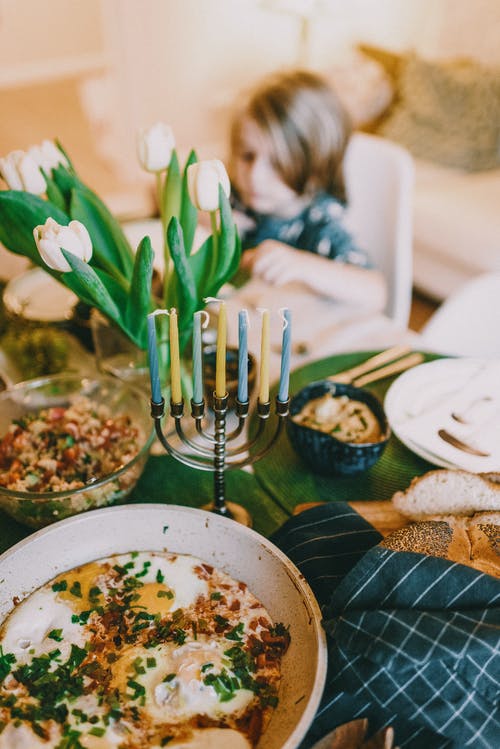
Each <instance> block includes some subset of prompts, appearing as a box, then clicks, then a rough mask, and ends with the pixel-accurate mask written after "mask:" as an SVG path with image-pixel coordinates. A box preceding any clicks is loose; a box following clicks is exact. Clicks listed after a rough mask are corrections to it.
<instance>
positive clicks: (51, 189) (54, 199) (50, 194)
mask: <svg viewBox="0 0 500 749" xmlns="http://www.w3.org/2000/svg"><path fill="white" fill-rule="evenodd" d="M41 172H42V174H43V176H44V178H45V182H46V184H47V189H46V191H45V192H46V193H47V198H48V199H49V201H50V202H51V203H53V204H54V205H56V206H57V207H58V208H60V210H61V211H64V212H65V213H66V212H67V210H68V206H67V205H66V201H65V199H64V195H63V194H62V192H61V190H60V189H59V188H58V186H57V184H56V183H55V182H54V180H53V179H52V177H50V176H49V175H48V174H47V173H46V172H45V171H44V170H43V169H41Z"/></svg>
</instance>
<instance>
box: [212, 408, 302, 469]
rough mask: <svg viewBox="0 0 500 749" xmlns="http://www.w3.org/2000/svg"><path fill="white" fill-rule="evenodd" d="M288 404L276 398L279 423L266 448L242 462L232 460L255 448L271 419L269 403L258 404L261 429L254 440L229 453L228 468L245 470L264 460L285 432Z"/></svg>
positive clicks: (259, 428)
mask: <svg viewBox="0 0 500 749" xmlns="http://www.w3.org/2000/svg"><path fill="white" fill-rule="evenodd" d="M288 404H289V400H286V401H280V400H278V398H276V414H277V416H278V423H277V425H276V429H275V431H274V434H273V436H272V437H271V439H270V440H269V442H268V443H267V445H265V446H264V447H261V448H260V450H257V452H255V453H253V454H252V455H247V457H246V458H243V459H242V460H230V458H231V457H232V456H233V455H235V454H237V453H238V452H240V453H241V452H243V450H246V449H248V447H251V446H253V445H254V444H255V443H256V442H257V440H258V438H259V436H260V435H261V434H262V432H263V430H264V425H265V422H266V419H267V418H268V417H269V411H270V404H269V403H260V402H259V403H257V412H258V414H259V417H260V420H259V427H258V429H257V434H256V435H255V437H254V439H253V440H250V441H249V442H248V443H247V444H246V445H241V446H240V447H239V448H235V450H234V451H228V452H227V457H228V458H229V460H228V461H227V467H228V468H230V469H233V468H243V467H244V466H247V465H251V464H252V463H256V462H257V461H258V460H260V458H262V457H263V456H264V455H265V454H266V453H267V452H268V450H270V449H271V447H272V446H273V445H274V444H275V442H276V440H277V439H278V437H279V436H280V434H281V432H282V431H283V426H284V424H285V421H286V419H287V417H288Z"/></svg>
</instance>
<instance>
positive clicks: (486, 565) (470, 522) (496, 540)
mask: <svg viewBox="0 0 500 749" xmlns="http://www.w3.org/2000/svg"><path fill="white" fill-rule="evenodd" d="M381 546H385V547H386V548H388V549H393V550H394V551H413V552H416V553H418V554H428V555H429V556H434V557H442V558H444V559H449V560H450V561H452V562H458V563H459V564H466V565H468V566H469V567H474V569H477V570H480V571H481V572H486V573H487V574H489V575H494V576H495V577H500V512H482V513H477V514H476V515H473V516H472V517H469V516H466V515H439V516H434V517H433V518H432V519H431V518H429V519H426V520H423V521H419V522H415V523H411V524H410V525H407V526H405V527H404V528H400V529H399V530H397V531H395V532H394V533H391V534H390V535H389V536H387V537H386V538H384V540H383V541H382V543H381Z"/></svg>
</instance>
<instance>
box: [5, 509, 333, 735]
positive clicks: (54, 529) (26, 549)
mask: <svg viewBox="0 0 500 749" xmlns="http://www.w3.org/2000/svg"><path fill="white" fill-rule="evenodd" d="M163 549H168V550H169V551H171V552H178V553H183V554H193V555H195V556H198V557H200V558H202V559H203V560H205V561H206V562H208V563H210V564H212V565H214V566H217V567H219V568H221V569H223V570H224V571H225V572H227V573H228V574H229V575H232V576H233V577H235V578H236V579H238V580H243V581H244V582H246V583H247V585H248V587H249V589H250V590H251V591H252V593H254V595H256V596H257V598H259V599H260V600H261V601H262V603H263V604H264V606H265V607H266V608H267V609H268V611H269V613H270V615H271V616H272V618H273V620H274V621H275V622H283V623H284V624H287V625H288V624H289V625H290V635H291V643H290V647H289V649H288V652H287V653H286V655H285V656H284V658H283V663H282V681H281V686H280V694H279V697H280V701H279V705H278V707H277V708H276V710H275V712H274V714H273V716H272V719H271V722H270V724H269V727H268V728H267V730H266V731H265V733H264V735H263V737H262V739H261V741H260V742H259V744H258V747H259V748H260V749H264V747H265V749H294V748H295V747H297V746H298V745H299V744H300V742H301V740H302V738H303V736H304V734H305V733H306V731H307V729H308V727H309V725H310V723H311V722H312V720H313V718H314V715H315V713H316V710H317V708H318V705H319V702H320V699H321V695H322V692H323V687H324V683H325V677H326V659H327V653H326V639H325V633H324V631H323V629H322V627H321V612H320V610H319V606H318V604H317V603H316V599H315V598H314V596H313V594H312V591H311V589H310V588H309V586H308V584H307V583H306V582H305V580H304V578H303V576H302V575H301V574H300V572H299V571H298V569H297V568H296V567H295V566H294V565H293V564H292V562H291V561H290V560H289V559H288V558H287V557H286V556H285V555H284V554H283V553H282V552H281V551H280V550H279V549H278V548H277V547H276V546H274V545H273V544H272V543H271V542H270V541H268V540H267V539H266V538H264V537H263V536H261V535H259V534H258V533H256V532H255V531H252V530H250V529H249V528H245V527H244V526H243V525H240V524H239V523H236V522H234V521H233V520H228V519H227V518H222V517H220V516H218V515H215V514H213V513H209V512H205V511H203V510H194V509H192V508H187V507H177V506H172V505H161V504H144V505H142V504H140V505H139V504H137V505H128V506H123V507H112V508H106V509H100V510H93V511H92V512H86V513H83V514H82V515H77V516H75V517H72V518H69V519H68V520H63V521H61V522H59V523H55V524H54V525H51V526H49V527H48V528H44V529H43V530H41V531H38V532H37V533H34V534H33V535H32V536H29V537H28V538H27V539H25V540H24V541H21V542H20V543H18V544H16V545H15V546H13V547H12V548H11V549H9V550H8V551H7V552H5V554H3V555H2V556H0V621H1V620H2V619H3V618H4V617H5V616H6V614H7V613H8V612H9V611H10V610H11V609H12V600H13V598H14V597H15V596H17V597H24V596H26V595H28V594H29V593H31V592H32V591H33V590H35V589H36V588H38V587H40V586H41V585H43V584H44V583H46V582H48V581H49V580H50V579H52V578H53V577H54V576H56V575H58V574H59V573H61V572H64V571H65V570H69V569H71V568H73V567H75V566H78V565H81V564H84V563H85V562H89V561H92V560H94V559H98V558H100V557H104V556H108V555H109V554H116V553H118V554H119V553H124V552H127V551H133V550H152V551H159V550H163Z"/></svg>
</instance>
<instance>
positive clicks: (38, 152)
mask: <svg viewBox="0 0 500 749" xmlns="http://www.w3.org/2000/svg"><path fill="white" fill-rule="evenodd" d="M28 153H29V155H30V156H31V157H32V158H33V159H34V161H35V162H36V163H37V164H38V166H39V167H41V169H43V170H44V171H45V172H47V174H49V173H50V171H51V170H52V169H55V168H56V167H58V166H59V164H62V165H63V166H66V167H67V166H69V164H68V160H67V158H66V156H65V155H64V154H63V152H62V151H60V150H59V149H58V147H57V146H56V144H55V143H54V142H53V141H51V140H44V141H43V142H42V145H41V146H31V148H29V149H28Z"/></svg>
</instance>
